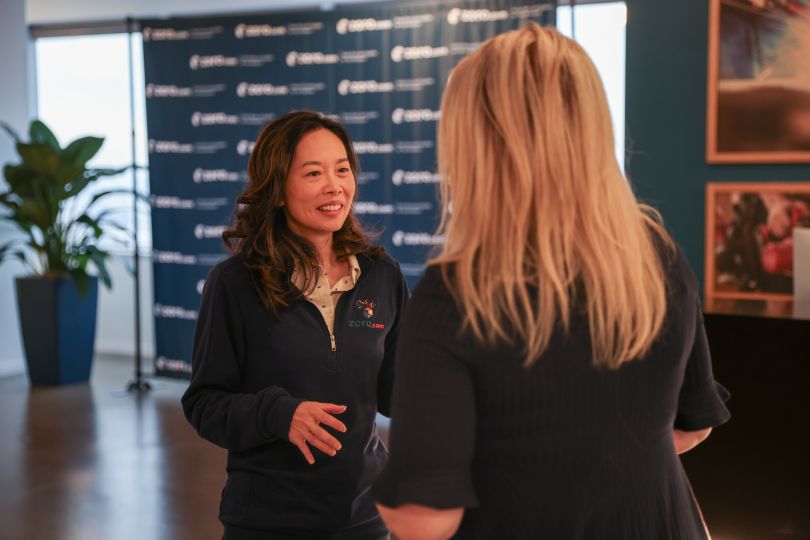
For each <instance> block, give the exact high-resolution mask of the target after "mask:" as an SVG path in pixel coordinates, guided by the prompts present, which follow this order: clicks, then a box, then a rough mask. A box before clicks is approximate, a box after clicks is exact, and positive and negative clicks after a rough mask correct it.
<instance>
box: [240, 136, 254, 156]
mask: <svg viewBox="0 0 810 540" xmlns="http://www.w3.org/2000/svg"><path fill="white" fill-rule="evenodd" d="M254 146H256V142H255V141H246V140H245V139H242V140H241V141H239V142H238V143H236V153H237V154H239V155H240V156H245V155H247V154H250V153H251V152H253V147H254Z"/></svg>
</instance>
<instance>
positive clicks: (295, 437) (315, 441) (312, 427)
mask: <svg viewBox="0 0 810 540" xmlns="http://www.w3.org/2000/svg"><path fill="white" fill-rule="evenodd" d="M345 411H346V406H345V405H335V404H334V403H318V402H317V401H304V402H303V403H301V404H300V405H299V406H298V408H296V409H295V413H293V417H292V422H291V423H290V433H289V439H290V442H291V443H293V444H294V445H295V446H297V447H298V449H299V450H301V453H302V454H303V455H304V458H305V459H306V460H307V463H309V464H310V465H312V464H313V463H315V458H314V457H313V456H312V451H310V449H309V445H312V446H314V447H315V448H317V449H318V450H320V451H321V452H323V453H324V454H327V455H329V456H334V455H335V454H337V451H338V450H340V447H341V446H340V441H338V440H337V439H336V438H334V437H333V436H332V435H330V434H329V432H328V431H326V430H325V429H323V428H322V427H321V424H324V425H326V426H329V427H331V428H334V429H336V430H337V431H340V432H341V433H345V432H346V426H345V425H344V424H343V422H341V421H340V420H338V419H337V418H335V417H334V416H332V415H333V414H341V413H343V412H345Z"/></svg>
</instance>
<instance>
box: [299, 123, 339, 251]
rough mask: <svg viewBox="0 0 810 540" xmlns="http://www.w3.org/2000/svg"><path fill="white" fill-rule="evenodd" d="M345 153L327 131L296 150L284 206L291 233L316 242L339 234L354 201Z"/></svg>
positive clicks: (317, 133) (308, 138)
mask: <svg viewBox="0 0 810 540" xmlns="http://www.w3.org/2000/svg"><path fill="white" fill-rule="evenodd" d="M354 189H355V182H354V174H353V173H352V169H351V167H350V166H349V159H348V157H347V155H346V149H345V148H344V147H343V143H342V142H341V141H340V139H339V138H338V137H337V136H336V135H335V134H334V133H332V132H331V131H329V130H328V129H323V128H321V129H317V130H315V131H310V132H309V133H307V134H306V135H304V136H303V137H302V138H301V140H300V141H299V142H298V146H296V147H295V154H294V155H293V160H292V164H291V165H290V171H289V174H288V175H287V184H286V186H285V190H284V203H285V206H286V208H287V223H288V224H289V226H290V229H291V230H292V231H293V232H294V233H296V234H298V235H299V236H301V237H303V238H306V239H307V240H310V241H313V242H316V241H318V240H321V239H323V237H324V236H330V235H331V234H332V233H334V232H336V231H338V230H340V228H341V227H342V226H343V222H344V221H346V217H347V216H348V215H349V210H350V208H351V204H352V201H353V199H354Z"/></svg>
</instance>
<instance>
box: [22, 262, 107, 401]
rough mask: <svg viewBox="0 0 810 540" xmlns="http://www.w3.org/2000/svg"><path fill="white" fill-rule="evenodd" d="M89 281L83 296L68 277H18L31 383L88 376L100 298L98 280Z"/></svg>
mask: <svg viewBox="0 0 810 540" xmlns="http://www.w3.org/2000/svg"><path fill="white" fill-rule="evenodd" d="M90 279H91V281H90V287H89V291H88V294H87V296H86V297H84V298H82V297H81V296H79V292H78V291H77V290H76V287H75V286H74V285H73V282H72V281H71V280H69V279H67V278H49V277H26V278H17V280H16V285H17V308H18V310H19V314H20V327H21V329H22V336H23V346H24V347H25V359H26V362H27V364H28V377H29V380H30V381H31V384H32V385H37V386H39V385H43V386H45V385H47V386H53V385H62V384H75V383H83V382H87V381H88V380H89V379H90V368H91V366H92V363H93V345H94V342H95V339H96V302H97V300H98V279H97V278H90Z"/></svg>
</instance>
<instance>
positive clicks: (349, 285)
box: [182, 111, 408, 540]
mask: <svg viewBox="0 0 810 540" xmlns="http://www.w3.org/2000/svg"><path fill="white" fill-rule="evenodd" d="M357 170H358V164H357V157H356V155H355V153H354V151H353V150H352V144H351V140H350V138H349V135H348V133H347V132H346V130H345V129H344V128H343V126H341V125H340V124H339V123H337V122H335V121H333V120H331V119H328V118H325V117H324V116H322V115H320V114H318V113H314V112H308V111H296V112H291V113H288V114H286V115H284V116H282V117H280V118H278V119H277V120H275V121H273V122H272V123H270V124H268V125H267V126H265V127H264V128H263V129H262V131H261V133H260V134H259V137H258V140H257V141H256V145H255V147H254V149H253V152H252V153H251V156H250V161H249V163H248V176H249V180H248V184H247V186H246V188H245V190H244V192H243V193H242V195H241V196H240V197H239V198H238V199H237V210H236V219H235V223H234V225H233V227H232V228H230V229H228V230H227V231H225V233H224V234H223V239H224V240H225V243H226V245H227V246H228V248H229V249H230V251H231V252H232V253H233V255H232V256H231V257H229V258H228V259H226V260H225V261H223V262H221V263H219V264H218V265H216V266H215V267H214V268H213V269H212V270H211V272H210V273H209V275H208V278H207V280H206V284H205V289H204V291H203V298H202V306H201V308H200V315H199V319H198V320H197V330H196V334H195V338H194V350H193V363H192V376H191V384H190V386H189V388H188V390H187V391H186V393H185V395H184V396H183V399H182V403H183V410H184V412H185V414H186V417H187V418H188V420H189V422H190V423H191V424H192V425H193V426H194V428H195V429H196V430H197V432H198V433H199V434H200V436H202V437H203V438H205V439H207V440H209V441H211V442H213V443H214V444H216V445H218V446H221V447H223V448H225V449H227V450H228V465H227V470H228V481H227V483H226V485H225V489H224V490H223V492H222V502H221V506H220V515H219V517H220V520H221V521H222V523H223V524H224V526H225V534H224V537H223V538H224V539H226V540H233V539H259V538H261V539H276V538H333V539H361V538H362V539H364V540H365V539H381V538H387V537H388V530H387V529H386V527H385V525H384V524H383V522H382V521H381V520H380V518H379V516H378V514H377V511H376V509H375V507H374V501H373V499H372V496H371V494H370V492H369V489H370V486H371V483H372V481H373V480H374V478H375V477H376V475H377V473H378V471H379V470H380V469H381V468H382V466H383V464H384V462H385V459H386V450H385V447H384V446H383V445H382V444H381V442H380V438H379V436H378V434H377V430H376V425H375V415H376V413H377V412H378V411H379V412H380V413H382V414H385V415H388V414H389V412H388V411H389V408H390V401H391V388H392V383H393V345H394V342H395V340H396V336H397V332H398V329H399V323H400V320H401V315H402V310H403V308H404V306H405V302H406V300H407V297H408V291H407V286H406V284H405V281H404V279H403V277H402V274H401V272H400V270H399V266H398V265H397V263H396V262H394V261H393V259H391V258H390V257H389V256H388V255H386V254H385V252H384V251H383V249H382V248H379V247H372V246H371V244H370V242H369V240H368V238H367V237H366V235H365V234H364V233H363V231H362V229H361V228H360V226H359V225H358V223H357V220H356V219H355V217H354V215H353V213H352V210H351V205H352V202H353V201H354V195H355V185H356V184H355V173H356V172H357Z"/></svg>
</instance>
